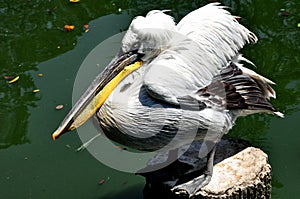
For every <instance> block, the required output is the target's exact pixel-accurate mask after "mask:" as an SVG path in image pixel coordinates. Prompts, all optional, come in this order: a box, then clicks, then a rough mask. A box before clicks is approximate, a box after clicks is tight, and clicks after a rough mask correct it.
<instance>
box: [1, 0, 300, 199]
mask: <svg viewBox="0 0 300 199" xmlns="http://www.w3.org/2000/svg"><path fill="white" fill-rule="evenodd" d="M207 2H208V1H205V0H196V1H186V0H176V1H174V0H166V1H158V0H151V1H150V0H143V1H137V0H129V1H122V0H115V1H111V0H107V1H95V0H81V1H80V3H74V4H72V3H69V2H68V0H65V1H60V0H49V1H39V0H28V1H15V0H3V1H1V2H0V16H1V21H0V75H1V76H0V124H1V125H0V149H2V150H0V153H1V154H0V162H1V164H0V170H1V173H3V175H4V176H0V187H1V190H2V188H3V190H7V192H5V193H4V196H7V197H8V198H12V197H13V198H18V197H17V196H19V197H21V196H22V197H23V198H24V197H25V198H40V196H41V195H47V194H48V195H49V197H48V198H51V197H50V195H51V194H53V190H54V189H55V190H57V192H56V193H55V194H56V195H55V196H56V197H57V198H66V197H71V198H102V197H105V198H115V197H114V196H118V197H120V195H122V194H123V193H124V195H125V196H124V197H125V198H126V197H127V196H128V197H133V198H141V197H142V196H141V195H142V194H141V190H142V188H143V185H142V184H141V182H142V180H141V178H138V177H135V176H134V175H131V174H124V173H121V172H117V171H114V170H112V169H109V168H107V167H105V166H103V165H101V164H100V163H98V162H97V161H95V160H94V159H93V158H92V157H90V156H89V154H88V153H85V152H83V153H75V152H74V149H75V148H76V147H78V145H80V144H79V142H80V140H79V139H78V137H76V136H74V135H70V136H66V137H63V138H62V139H61V140H60V141H58V142H55V143H54V142H51V140H50V134H51V132H52V131H53V130H54V129H55V128H56V127H57V125H58V123H59V121H60V120H61V119H62V118H63V117H64V116H65V114H66V112H67V111H68V109H70V104H71V92H72V86H73V82H74V79H75V76H76V71H77V70H78V68H79V66H80V63H81V62H82V61H83V59H84V57H85V56H86V55H87V54H88V52H89V51H90V50H91V49H92V48H93V47H94V46H96V45H97V44H98V43H99V42H101V41H102V40H104V39H106V38H107V37H109V36H112V35H113V34H116V33H118V32H119V31H121V30H124V29H126V27H127V26H128V24H129V22H130V19H131V18H132V17H134V16H136V15H144V14H145V13H146V12H147V11H149V10H151V9H170V10H171V11H170V14H171V15H172V16H174V17H175V19H179V18H181V17H182V16H184V15H185V14H186V13H188V12H190V11H191V10H193V9H195V8H197V7H199V6H202V5H204V4H206V3H207ZM222 2H223V3H224V4H225V5H226V6H229V7H231V8H232V12H233V13H234V14H237V15H240V16H241V17H242V19H241V23H243V24H245V25H246V26H247V27H249V28H250V29H251V30H253V32H255V33H256V34H257V35H258V37H259V42H258V43H257V44H256V45H253V46H248V47H246V48H245V49H244V50H243V54H244V55H245V57H247V58H249V59H250V60H251V61H253V62H254V63H255V64H256V65H257V68H253V69H254V70H256V71H258V72H259V73H261V74H263V75H264V76H266V77H268V78H270V79H271V80H273V81H275V82H276V83H277V85H276V86H274V88H275V90H276V92H277V96H278V99H276V100H273V101H272V103H273V104H274V106H275V107H276V108H277V109H278V110H280V111H282V112H284V113H285V114H286V116H287V117H286V119H284V120H279V119H277V118H275V117H273V116H270V115H253V116H248V117H246V118H241V119H239V120H238V121H237V125H236V126H235V128H234V129H233V130H232V132H230V134H229V136H233V137H240V138H243V139H246V140H249V141H250V142H251V143H252V144H253V145H255V146H257V147H260V148H262V149H264V150H266V151H267V153H268V154H269V155H270V160H271V164H272V166H273V169H274V172H273V175H274V177H273V186H274V188H275V189H273V190H274V193H273V198H280V197H281V198H282V196H286V195H288V194H292V193H293V195H290V196H294V195H299V194H300V193H299V191H298V190H297V189H292V188H290V187H292V186H293V185H291V184H289V182H290V181H291V182H294V181H295V180H294V178H295V177H297V176H298V177H300V175H298V174H297V173H295V176H291V175H288V173H289V172H284V171H286V170H287V169H289V168H290V169H291V168H294V167H297V166H300V161H299V160H294V159H295V158H294V157H290V156H289V154H294V153H295V151H297V150H298V151H299V150H300V149H299V148H297V146H296V144H294V145H293V146H289V143H294V142H295V143H297V141H298V140H299V141H300V135H299V133H298V132H297V130H296V129H298V128H299V124H297V123H296V122H295V121H296V120H297V118H295V117H296V116H297V113H298V112H299V107H300V106H299V103H300V79H299V77H300V67H299V65H300V57H299V52H300V40H299V38H300V29H299V28H298V27H297V24H298V23H299V22H300V21H299V10H300V3H299V2H298V1H297V0H294V1H280V0H275V1H272V2H268V1H254V0H241V1H234V0H224V1H222ZM282 9H284V10H285V12H287V13H285V14H284V15H282V13H281V10H282ZM112 13H114V14H115V15H109V16H107V17H105V18H104V17H103V18H100V19H98V18H99V17H101V16H104V15H108V14H112ZM116 16H119V18H118V17H116ZM94 19H97V20H95V21H93V22H91V21H92V20H94ZM101 19H102V20H101ZM86 23H89V25H90V32H88V33H85V32H84V31H83V25H84V24H86ZM65 24H74V25H75V29H74V30H73V31H70V32H66V31H65V30H64V29H63V27H64V25H65ZM112 56H113V55H112ZM46 60H48V61H46ZM44 61H46V62H44ZM37 73H44V76H43V77H38V76H37ZM5 75H7V76H13V77H15V76H20V79H19V80H18V81H17V82H15V83H13V84H8V83H7V80H6V79H4V78H3V76H5ZM34 89H41V92H38V93H33V92H32V91H33V90H34ZM57 104H64V105H65V108H64V109H63V110H61V111H56V110H55V106H56V105H57ZM276 125H278V126H279V127H280V126H281V125H285V126H284V127H282V128H281V130H280V129H277V128H276V127H277V126H276ZM274 126H275V127H274ZM285 127H286V129H293V130H290V131H287V132H285V131H286V129H285ZM288 127H289V128H288ZM283 131H284V132H283ZM282 133H284V134H282ZM287 133H289V134H287ZM282 135H283V136H282ZM291 139H292V140H291ZM292 141H294V142H292ZM25 143H29V144H25ZM22 144H23V145H22ZM283 151H284V155H282V153H283ZM11 157H15V159H12V158H11ZM25 157H26V158H27V159H28V158H29V159H31V161H27V162H24V161H25ZM49 157H51V158H49ZM290 159H293V162H289V161H288V160H290ZM3 160H5V161H3ZM20 164H22V165H24V168H25V169H22V168H20V167H19V166H18V165H20ZM32 168H35V169H32ZM277 168H280V169H281V168H284V169H282V170H284V171H282V170H280V171H279V170H278V169H277ZM290 172H294V170H291V171H290ZM61 176H65V177H64V178H62V177H61ZM103 176H105V179H110V180H106V181H107V182H105V184H104V185H103V186H102V185H101V186H97V183H98V181H99V179H101V178H103ZM80 179H82V180H83V181H84V184H83V183H82V182H80ZM130 181H131V185H130V186H129V185H128V186H127V184H130ZM56 184H58V185H59V186H58V187H57V186H56ZM136 184H139V185H138V186H136ZM133 185H134V186H133ZM74 187H75V188H74ZM130 187H134V188H132V189H131V188H130ZM116 188H120V189H119V190H122V191H121V192H120V193H121V194H118V193H116V194H117V195H113V194H112V193H115V191H114V190H115V189H116ZM9 190H10V191H9ZM13 190H18V191H13ZM124 190H127V191H128V190H130V192H131V193H128V192H126V191H124ZM297 191H298V193H296V192H297ZM133 192H135V193H134V194H133ZM1 194H2V193H1Z"/></svg>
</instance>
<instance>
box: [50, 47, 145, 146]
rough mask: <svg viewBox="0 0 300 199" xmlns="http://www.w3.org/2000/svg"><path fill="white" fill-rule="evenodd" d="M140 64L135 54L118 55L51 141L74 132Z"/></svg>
mask: <svg viewBox="0 0 300 199" xmlns="http://www.w3.org/2000/svg"><path fill="white" fill-rule="evenodd" d="M142 64H143V63H142V61H140V55H139V54H137V53H136V52H129V53H118V55H117V56H116V57H115V58H114V59H113V60H112V61H111V62H110V63H109V64H108V66H107V67H106V68H105V69H104V70H103V71H102V73H100V74H99V75H98V76H97V77H96V79H95V80H94V81H93V82H92V84H91V85H90V86H89V87H88V89H87V90H86V91H85V93H84V94H83V95H82V96H81V97H80V99H79V100H78V101H77V103H76V104H75V105H74V106H73V108H72V110H71V111H70V112H69V113H68V115H67V116H66V117H65V119H64V120H63V121H62V123H61V124H60V126H59V127H58V128H57V130H56V131H55V132H54V133H53V134H52V139H53V140H55V139H57V138H58V137H59V136H60V135H62V134H63V133H65V132H67V131H70V130H74V129H76V128H78V127H79V126H81V125H82V124H83V123H84V122H86V121H87V120H88V119H89V118H90V117H91V116H93V115H94V114H95V113H96V111H97V110H98V109H99V108H100V107H101V106H102V104H103V103H104V102H105V100H106V99H107V98H108V96H109V95H110V94H111V92H112V91H113V90H114V89H115V88H116V86H117V85H118V84H119V83H120V82H121V81H122V80H123V79H124V78H125V77H126V76H127V75H128V74H130V73H131V72H133V71H135V70H137V69H138V68H139V67H140V66H141V65H142Z"/></svg>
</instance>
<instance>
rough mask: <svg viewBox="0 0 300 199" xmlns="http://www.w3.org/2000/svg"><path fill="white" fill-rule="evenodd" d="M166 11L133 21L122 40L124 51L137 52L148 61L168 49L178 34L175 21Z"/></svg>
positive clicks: (150, 13) (149, 14)
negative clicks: (176, 33) (175, 33)
mask: <svg viewBox="0 0 300 199" xmlns="http://www.w3.org/2000/svg"><path fill="white" fill-rule="evenodd" d="M166 11H167V10H163V11H160V10H152V11H150V12H149V13H148V14H147V15H146V17H142V16H138V17H136V18H135V19H133V20H132V22H131V24H130V26H129V28H128V30H127V33H126V34H125V36H124V38H123V40H122V47H121V49H122V51H123V52H128V51H132V50H137V52H138V53H140V54H143V55H144V56H143V57H142V60H143V61H147V60H149V59H152V58H154V57H156V56H157V55H158V54H159V53H160V52H161V51H162V50H164V49H166V48H167V47H168V45H169V43H170V41H171V39H172V37H173V35H174V32H176V24H175V22H174V19H173V18H172V17H171V16H169V15H167V14H165V12H166Z"/></svg>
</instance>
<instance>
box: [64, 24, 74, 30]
mask: <svg viewBox="0 0 300 199" xmlns="http://www.w3.org/2000/svg"><path fill="white" fill-rule="evenodd" d="M64 29H65V30H67V31H71V30H74V29H75V26H74V25H68V24H66V25H65V26H64Z"/></svg>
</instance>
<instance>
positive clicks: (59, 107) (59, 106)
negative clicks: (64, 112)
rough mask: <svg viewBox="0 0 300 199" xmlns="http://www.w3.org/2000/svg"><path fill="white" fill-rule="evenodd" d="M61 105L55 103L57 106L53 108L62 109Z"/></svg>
mask: <svg viewBox="0 0 300 199" xmlns="http://www.w3.org/2000/svg"><path fill="white" fill-rule="evenodd" d="M63 107H64V105H62V104H60V105H57V106H56V107H55V109H56V110H60V109H62V108H63Z"/></svg>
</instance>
